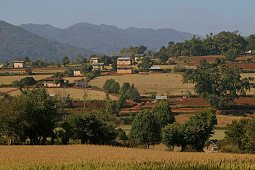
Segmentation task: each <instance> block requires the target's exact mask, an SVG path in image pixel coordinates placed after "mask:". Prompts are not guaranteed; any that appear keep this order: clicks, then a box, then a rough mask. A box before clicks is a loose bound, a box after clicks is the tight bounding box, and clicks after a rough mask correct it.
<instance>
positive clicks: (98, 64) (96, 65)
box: [91, 63, 104, 70]
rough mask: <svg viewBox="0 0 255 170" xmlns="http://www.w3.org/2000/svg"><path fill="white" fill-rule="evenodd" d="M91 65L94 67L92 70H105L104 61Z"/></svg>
mask: <svg viewBox="0 0 255 170" xmlns="http://www.w3.org/2000/svg"><path fill="white" fill-rule="evenodd" d="M91 66H92V67H93V69H92V70H97V69H100V70H103V69H104V63H92V64H91Z"/></svg>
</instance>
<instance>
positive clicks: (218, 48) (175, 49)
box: [155, 31, 255, 63]
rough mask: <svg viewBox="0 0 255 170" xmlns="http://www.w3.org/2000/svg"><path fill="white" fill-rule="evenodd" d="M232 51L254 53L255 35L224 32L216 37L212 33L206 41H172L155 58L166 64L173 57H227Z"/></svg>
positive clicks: (193, 39) (195, 38) (198, 39)
mask: <svg viewBox="0 0 255 170" xmlns="http://www.w3.org/2000/svg"><path fill="white" fill-rule="evenodd" d="M230 50H231V51H234V53H235V54H245V53H246V52H247V51H249V50H251V52H252V53H254V51H255V35H250V36H248V37H244V36H241V35H240V34H239V32H238V31H234V32H226V31H223V32H220V33H218V34H216V35H213V33H210V34H208V35H207V36H206V38H204V39H201V38H200V37H196V36H194V37H193V38H192V39H191V40H186V41H185V42H180V43H175V42H173V41H170V42H169V43H168V46H167V47H165V46H162V47H161V48H160V50H159V52H157V53H156V54H155V56H156V57H157V58H159V59H160V60H161V61H162V62H163V63H165V62H166V61H168V59H169V58H173V57H178V56H204V55H225V54H226V53H227V52H228V51H230Z"/></svg>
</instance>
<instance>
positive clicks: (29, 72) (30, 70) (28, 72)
mask: <svg viewBox="0 0 255 170" xmlns="http://www.w3.org/2000/svg"><path fill="white" fill-rule="evenodd" d="M25 71H26V73H27V75H32V74H33V72H32V69H31V68H26V70H25Z"/></svg>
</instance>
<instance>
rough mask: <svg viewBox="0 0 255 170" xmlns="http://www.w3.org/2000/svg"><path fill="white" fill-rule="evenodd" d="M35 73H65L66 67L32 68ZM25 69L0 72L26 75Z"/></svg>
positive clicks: (0, 70) (1, 70)
mask: <svg viewBox="0 0 255 170" xmlns="http://www.w3.org/2000/svg"><path fill="white" fill-rule="evenodd" d="M31 69H32V72H33V73H54V72H64V71H65V70H66V67H42V68H31ZM25 70H26V69H25V68H14V69H0V72H1V73H3V72H8V73H24V72H25Z"/></svg>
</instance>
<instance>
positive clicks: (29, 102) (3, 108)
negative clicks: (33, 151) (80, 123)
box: [0, 89, 58, 144]
mask: <svg viewBox="0 0 255 170" xmlns="http://www.w3.org/2000/svg"><path fill="white" fill-rule="evenodd" d="M57 108H58V105H57V100H55V98H50V97H49V95H48V93H47V91H46V90H45V89H32V90H25V91H23V92H22V94H21V95H20V96H17V97H12V98H5V99H4V100H2V101H1V103H0V120H1V121H0V125H1V127H2V128H1V134H2V135H4V136H6V137H8V138H9V139H10V140H11V144H15V143H17V144H19V143H22V142H25V140H26V139H27V138H29V139H30V144H45V142H46V139H47V138H48V137H50V136H52V132H53V129H54V126H55V123H56V115H57Z"/></svg>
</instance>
